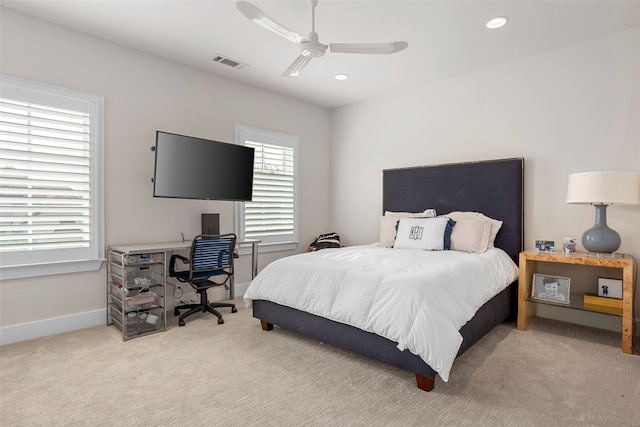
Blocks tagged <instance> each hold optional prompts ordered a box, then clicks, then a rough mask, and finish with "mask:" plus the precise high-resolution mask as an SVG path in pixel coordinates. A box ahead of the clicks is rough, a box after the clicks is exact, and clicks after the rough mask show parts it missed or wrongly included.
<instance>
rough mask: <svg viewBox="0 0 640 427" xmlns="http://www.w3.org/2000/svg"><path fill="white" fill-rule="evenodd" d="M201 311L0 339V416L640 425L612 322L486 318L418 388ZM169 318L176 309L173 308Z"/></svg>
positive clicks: (55, 422) (239, 317)
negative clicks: (143, 324) (182, 320)
mask: <svg viewBox="0 0 640 427" xmlns="http://www.w3.org/2000/svg"><path fill="white" fill-rule="evenodd" d="M237 302H238V303H239V305H238V313H235V314H231V313H229V312H228V311H225V312H224V313H223V315H224V319H225V324H224V325H218V324H217V323H216V320H215V318H214V317H213V316H210V315H200V316H197V317H196V318H191V319H190V320H188V321H187V325H186V326H185V327H182V328H178V327H175V326H174V327H172V328H171V329H170V330H168V331H167V332H164V333H159V334H155V335H150V336H146V337H142V338H138V339H134V340H131V341H127V342H122V340H121V337H120V335H119V334H118V332H117V331H116V330H115V329H114V328H113V327H106V326H105V327H97V328H91V329H86V330H82V331H77V332H72V333H67V334H62V335H58V336H54V337H47V338H41V339H37V340H33V341H29V342H24V343H17V344H12V345H7V346H3V347H1V348H0V352H1V357H0V361H1V364H0V369H1V370H0V387H1V389H0V399H1V400H0V425H1V426H3V427H5V426H173V425H189V426H217V425H221V426H223V425H224V426H251V425H260V426H303V425H305V426H428V425H439V426H442V425H456V426H457V425H462V426H465V425H468V426H527V425H532V426H533V425H539V426H552V425H562V426H572V425H581V426H582V425H592V426H604V425H611V426H632V425H635V426H640V356H638V355H637V346H636V350H635V353H636V354H635V355H631V356H630V355H624V354H622V352H621V350H620V335H619V334H614V333H609V332H603V331H598V330H594V329H589V328H583V327H579V326H571V325H567V324H564V323H559V322H553V321H545V320H544V319H537V320H536V321H535V322H534V323H533V324H532V326H531V327H530V329H529V330H527V331H526V332H520V331H517V330H516V329H515V328H514V325H513V324H503V325H500V326H499V327H497V328H496V329H494V330H493V331H492V332H491V333H490V334H489V335H487V337H485V338H484V339H483V340H482V341H481V342H479V343H478V344H476V345H475V346H474V347H473V348H471V349H470V350H469V351H467V352H466V353H465V354H464V355H463V356H462V357H460V358H459V359H458V360H457V361H456V362H455V364H454V367H453V370H452V374H451V379H450V381H449V382H448V383H445V382H443V381H441V380H440V379H437V380H436V388H435V390H434V391H432V392H430V393H425V392H423V391H421V390H419V389H418V388H416V386H415V379H414V376H413V374H411V373H408V372H406V371H403V370H401V369H397V368H393V367H390V366H387V365H384V364H382V363H378V362H375V361H372V360H370V359H367V358H363V357H360V356H357V355H355V354H353V353H349V352H346V351H343V350H340V349H337V348H335V347H332V346H329V345H325V344H322V343H319V342H317V341H315V340H311V339H307V338H304V337H301V336H299V335H297V334H294V333H291V332H288V331H285V330H283V329H281V328H275V329H274V330H273V331H271V332H264V331H262V330H261V329H260V325H259V322H258V321H257V320H255V319H253V318H252V317H251V311H250V310H249V309H245V308H243V307H242V304H241V303H240V302H239V301H237ZM170 318H171V321H172V322H174V321H175V319H174V318H173V316H170Z"/></svg>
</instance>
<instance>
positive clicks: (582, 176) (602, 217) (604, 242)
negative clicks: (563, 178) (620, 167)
mask: <svg viewBox="0 0 640 427" xmlns="http://www.w3.org/2000/svg"><path fill="white" fill-rule="evenodd" d="M567 203H576V204H583V205H593V206H594V207H595V208H596V223H595V225H594V226H593V227H592V228H590V229H588V230H587V231H585V232H584V234H583V235H582V246H584V248H585V249H586V250H588V251H589V252H595V253H613V252H615V251H617V250H618V248H619V247H620V243H621V242H622V240H621V238H620V235H619V234H618V233H617V232H616V231H615V230H612V229H610V228H609V227H608V226H607V206H608V205H638V204H640V175H639V174H637V173H635V172H606V171H599V172H582V173H574V174H571V175H569V185H568V189H567Z"/></svg>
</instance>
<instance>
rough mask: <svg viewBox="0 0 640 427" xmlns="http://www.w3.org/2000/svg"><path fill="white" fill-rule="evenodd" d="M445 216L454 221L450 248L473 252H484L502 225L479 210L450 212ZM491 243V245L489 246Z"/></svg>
mask: <svg viewBox="0 0 640 427" xmlns="http://www.w3.org/2000/svg"><path fill="white" fill-rule="evenodd" d="M445 217H448V218H451V219H453V220H454V221H455V222H456V226H455V227H454V229H453V231H452V233H451V250H454V251H464V252H473V253H482V252H485V251H486V250H487V249H488V248H490V247H493V241H494V240H495V238H496V235H497V234H498V231H499V230H500V227H501V226H502V221H498V220H495V219H492V218H489V217H488V216H485V215H483V214H481V213H480V212H458V211H456V212H450V213H448V214H446V215H445ZM490 245H491V246H490Z"/></svg>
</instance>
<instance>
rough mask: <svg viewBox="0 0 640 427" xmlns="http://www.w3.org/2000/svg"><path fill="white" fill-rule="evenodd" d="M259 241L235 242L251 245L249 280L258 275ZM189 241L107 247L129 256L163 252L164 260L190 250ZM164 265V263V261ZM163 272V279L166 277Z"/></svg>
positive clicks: (232, 296)
mask: <svg viewBox="0 0 640 427" xmlns="http://www.w3.org/2000/svg"><path fill="white" fill-rule="evenodd" d="M260 242H261V240H256V239H242V240H240V239H238V240H236V246H248V245H251V278H252V279H253V278H255V277H256V275H257V274H258V243H260ZM191 243H192V241H191V240H184V241H178V242H164V243H142V244H135V245H113V246H109V249H111V250H114V251H118V252H122V253H127V254H131V255H135V254H142V253H149V252H163V253H164V256H165V260H166V259H167V254H168V253H170V252H175V251H183V250H185V249H189V248H191ZM165 264H166V261H165ZM166 267H167V266H166V265H165V270H166ZM166 273H167V272H166V271H165V277H167V276H166ZM233 285H234V282H233V277H232V278H231V286H230V287H229V299H234V298H235V289H234V286H233Z"/></svg>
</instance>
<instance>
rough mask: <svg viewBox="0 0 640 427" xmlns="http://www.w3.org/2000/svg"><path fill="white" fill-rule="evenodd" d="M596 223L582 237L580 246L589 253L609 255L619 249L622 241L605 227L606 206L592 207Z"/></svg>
mask: <svg viewBox="0 0 640 427" xmlns="http://www.w3.org/2000/svg"><path fill="white" fill-rule="evenodd" d="M594 207H595V208H596V223H595V225H594V226H593V227H591V228H590V229H588V230H587V231H585V232H584V234H583V235H582V246H584V248H585V249H586V250H588V251H589V252H595V253H607V254H611V253H614V252H615V251H617V250H618V248H620V244H621V243H622V239H621V238H620V235H619V234H618V232H617V231H615V230H612V229H610V228H609V227H608V226H607V205H594Z"/></svg>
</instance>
